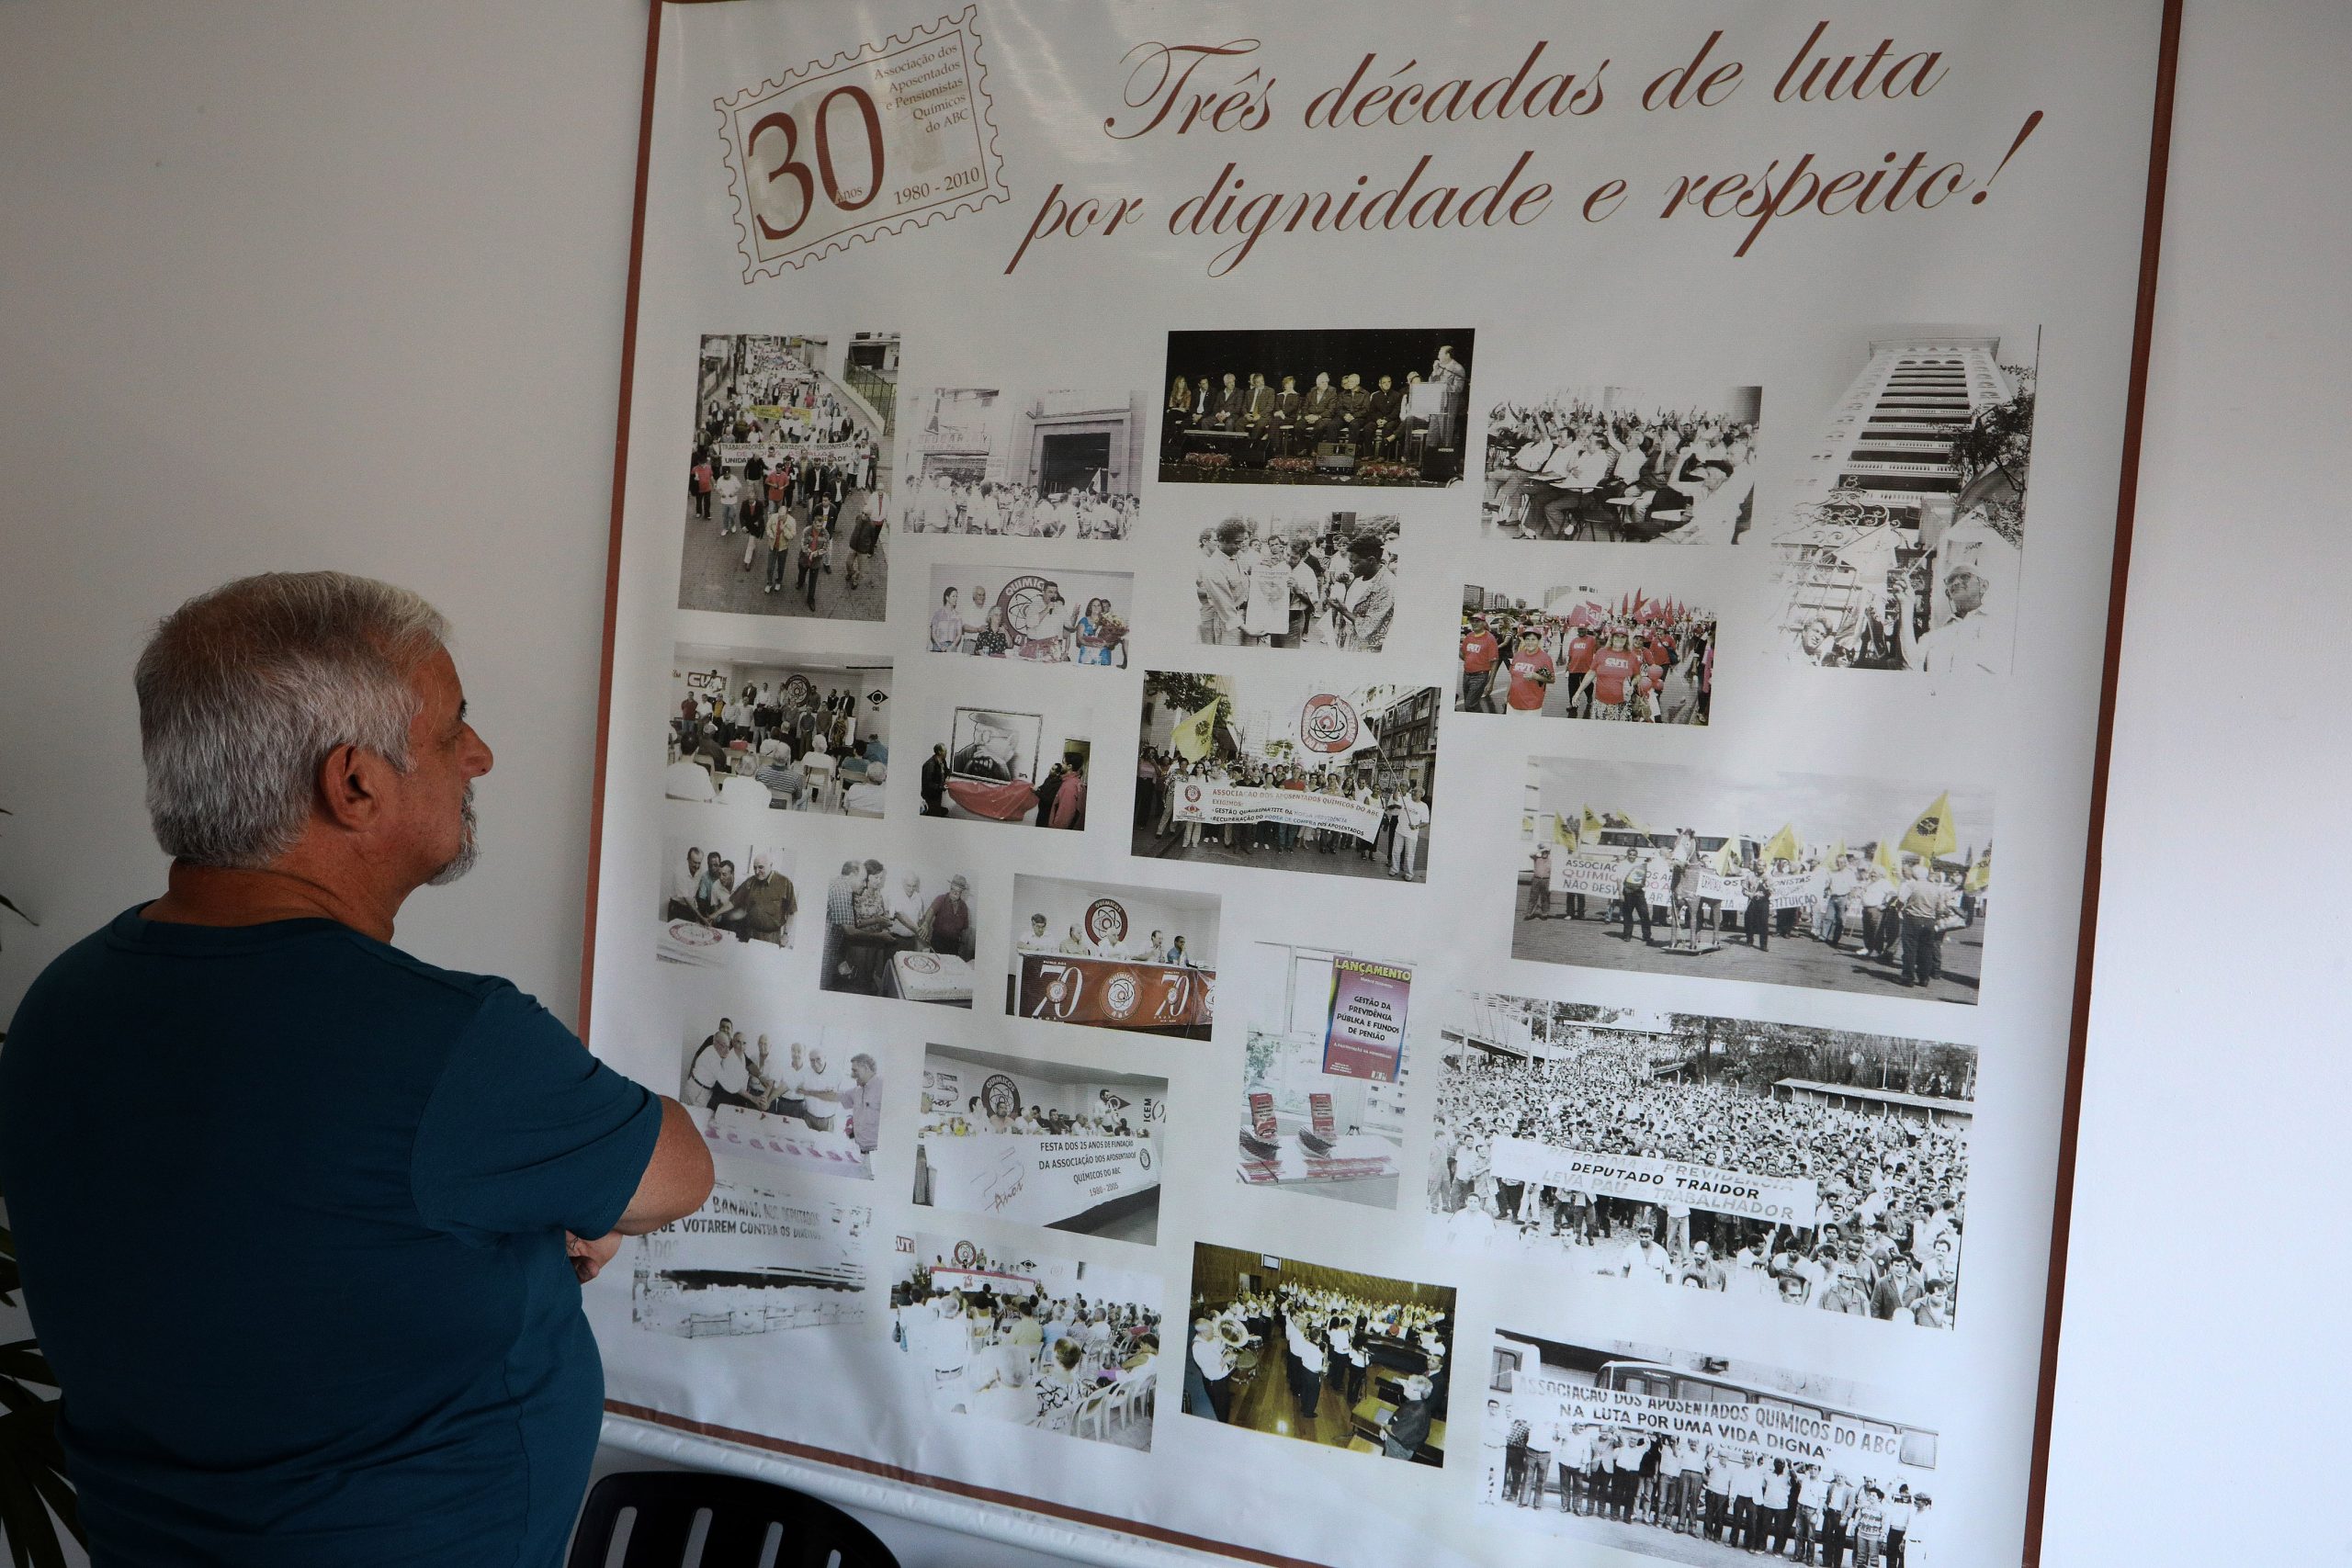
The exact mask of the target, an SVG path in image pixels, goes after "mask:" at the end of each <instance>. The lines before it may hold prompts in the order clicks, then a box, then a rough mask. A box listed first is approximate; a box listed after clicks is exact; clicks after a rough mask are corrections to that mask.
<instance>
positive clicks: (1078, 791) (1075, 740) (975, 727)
mask: <svg viewBox="0 0 2352 1568" xmlns="http://www.w3.org/2000/svg"><path fill="white" fill-rule="evenodd" d="M1021 700H1022V701H1023V702H1027V703H1029V704H1031V705H1033V706H1034V707H1035V708H1036V709H1039V710H1041V711H1037V712H1027V713H1023V712H1018V711H1015V710H1013V709H1011V708H1001V707H980V706H972V705H958V706H957V707H956V708H955V709H954V711H953V713H952V714H951V715H950V716H949V721H948V729H947V739H944V740H941V741H934V742H933V745H932V748H931V755H930V756H928V757H926V758H924V759H923V764H922V814H923V815H924V816H926V817H946V818H953V819H954V820H956V821H959V822H1005V823H1011V824H1013V825H1015V826H1025V827H1031V828H1056V829H1063V830H1065V831H1068V832H1081V831H1083V830H1084V829H1085V828H1086V797H1087V795H1088V793H1089V791H1090V786H1091V781H1090V779H1089V777H1088V766H1087V764H1088V763H1089V761H1091V759H1092V757H1093V747H1094V742H1093V741H1092V740H1091V739H1090V737H1091V735H1092V734H1093V731H1094V710H1093V709H1092V708H1091V707H1081V706H1074V705H1070V704H1069V703H1067V702H1064V701H1062V700H1061V699H1060V696H1059V694H1057V693H1052V692H1045V693H1037V694H1032V695H1030V696H1026V697H1023V698H1022V699H1021ZM933 733H937V732H936V731H934V732H933ZM1048 735H1050V736H1051V737H1052V740H1051V750H1048V749H1047V739H1046V738H1047V736H1048Z"/></svg>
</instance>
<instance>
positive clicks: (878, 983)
mask: <svg viewBox="0 0 2352 1568" xmlns="http://www.w3.org/2000/svg"><path fill="white" fill-rule="evenodd" d="M971 894H972V885H971V882H970V880H969V879H968V878H967V877H965V876H963V875H962V874H956V875H954V876H950V877H949V878H948V879H947V886H946V887H945V889H944V891H942V892H939V893H936V894H933V893H932V892H931V891H930V890H929V889H927V888H925V887H924V886H923V884H922V874H921V873H919V872H915V871H907V872H903V873H901V874H899V878H898V885H897V886H896V888H895V889H894V888H893V887H892V886H891V882H890V875H889V873H888V871H887V870H886V869H885V868H884V866H883V864H882V863H881V862H880V861H878V860H864V861H860V860H845V861H843V862H842V869H841V874H840V875H838V876H836V877H834V878H833V879H832V881H831V883H829V884H828V885H827V886H826V888H825V953H824V957H823V960H822V963H821V965H820V969H819V972H818V974H819V979H820V984H821V985H822V986H823V987H824V988H825V989H826V990H829V991H854V992H859V993H862V994H864V995H866V996H872V997H880V996H888V995H890V994H892V993H891V988H890V982H889V977H888V976H889V971H890V961H891V960H892V959H893V958H895V957H896V956H897V955H898V954H899V953H945V954H948V955H949V956H951V957H955V958H960V959H962V960H964V961H965V962H966V963H967V964H968V963H970V962H971V958H972V949H973V940H972V904H971Z"/></svg>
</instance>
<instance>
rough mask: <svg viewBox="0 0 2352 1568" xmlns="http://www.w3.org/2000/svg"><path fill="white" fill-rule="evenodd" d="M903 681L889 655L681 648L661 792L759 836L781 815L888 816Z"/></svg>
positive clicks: (675, 656) (674, 668)
mask: <svg viewBox="0 0 2352 1568" xmlns="http://www.w3.org/2000/svg"><path fill="white" fill-rule="evenodd" d="M893 673H894V671H892V668H891V663H890V660H889V657H888V655H887V654H838V653H780V652H777V651H775V650H774V649H757V648H726V647H719V646H716V645H711V644H704V643H686V642H682V643H678V644H676V645H674V647H673V652H672V656H671V660H670V695H669V708H668V713H669V725H668V736H667V744H668V749H667V751H666V752H665V757H666V765H665V768H664V771H663V773H662V794H663V795H667V796H668V797H669V798H671V799H672V800H690V801H695V802H699V803H702V804H705V805H711V806H718V807H724V808H727V810H728V811H729V812H731V813H740V814H741V815H740V817H739V818H738V828H739V829H740V830H742V831H748V832H751V833H754V834H757V833H766V832H773V831H774V830H775V828H774V824H775V823H776V822H781V821H783V820H784V818H770V817H769V816H768V815H767V814H768V813H769V812H772V811H815V812H820V813H823V814H826V815H829V816H836V817H880V816H881V815H882V801H883V788H882V786H883V784H884V782H885V781H886V780H888V778H889V776H890V718H891V709H890V694H891V690H892V675H893Z"/></svg>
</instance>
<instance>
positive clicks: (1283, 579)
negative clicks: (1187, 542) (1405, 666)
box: [1193, 512, 1404, 653]
mask: <svg viewBox="0 0 2352 1568" xmlns="http://www.w3.org/2000/svg"><path fill="white" fill-rule="evenodd" d="M1403 531H1404V530H1403V527H1402V525H1400V524H1399V523H1398V522H1397V518H1396V517H1395V516H1394V515H1391V514H1385V513H1383V514H1379V515H1374V514H1373V513H1357V512H1317V513H1287V514H1279V515H1272V516H1264V517H1238V516H1237V517H1227V518H1225V519H1223V520H1222V521H1219V522H1217V523H1215V524H1212V525H1209V526H1208V527H1205V528H1204V529H1202V530H1201V537H1200V551H1201V558H1200V565H1199V567H1198V568H1197V570H1195V572H1194V576H1193V593H1194V594H1195V596H1196V597H1197V598H1198V601H1199V606H1200V621H1199V631H1200V640H1201V641H1202V642H1203V643H1204V644H1210V645H1223V646H1226V647H1236V648H1328V649H1363V650H1364V651H1366V652H1371V653H1377V652H1379V651H1380V649H1382V648H1383V647H1385V645H1386V643H1387V641H1388V628H1389V627H1390V626H1391V625H1393V624H1394V623H1395V621H1396V619H1397V570H1398V558H1397V536H1399V535H1400V534H1401V533H1403Z"/></svg>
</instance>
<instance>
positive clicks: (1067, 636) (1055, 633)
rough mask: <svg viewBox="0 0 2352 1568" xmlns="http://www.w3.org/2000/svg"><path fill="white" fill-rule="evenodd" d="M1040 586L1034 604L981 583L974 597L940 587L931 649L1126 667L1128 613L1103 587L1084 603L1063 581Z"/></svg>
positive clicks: (1040, 661) (974, 588) (982, 656)
mask: <svg viewBox="0 0 2352 1568" xmlns="http://www.w3.org/2000/svg"><path fill="white" fill-rule="evenodd" d="M1039 592H1040V595H1041V596H1040V597H1039V599H1038V600H1037V601H1036V603H1035V604H1034V605H1032V604H1022V605H1019V606H1017V607H1016V606H1013V605H1009V604H1006V603H1005V601H1004V598H1003V596H1002V595H1001V594H996V595H991V594H990V593H989V591H988V590H987V589H986V588H985V587H983V586H982V585H980V584H978V583H975V584H973V585H972V589H971V592H970V595H969V596H968V597H967V596H966V595H964V594H963V593H961V592H958V591H957V590H956V589H953V588H944V589H942V590H940V593H939V603H938V604H937V605H936V606H934V607H933V610H932V612H931V627H930V631H931V651H932V652H933V653H967V654H970V655H972V656H973V657H975V658H978V659H1022V660H1029V661H1030V662H1032V663H1036V664H1102V665H1114V666H1116V667H1117V668H1119V669H1122V670H1124V669H1125V668H1126V664H1127V621H1126V617H1125V616H1124V615H1120V614H1119V613H1118V612H1117V610H1115V609H1114V608H1113V606H1112V604H1111V601H1110V600H1109V599H1108V598H1105V597H1104V596H1103V595H1102V594H1099V593H1097V594H1094V595H1093V596H1091V597H1090V598H1089V599H1088V600H1087V601H1086V602H1085V604H1072V603H1071V602H1070V601H1069V599H1068V598H1066V597H1064V596H1063V593H1062V590H1061V584H1059V583H1058V582H1054V581H1046V584H1045V586H1044V588H1043V589H1042V590H1040V591H1039Z"/></svg>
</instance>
